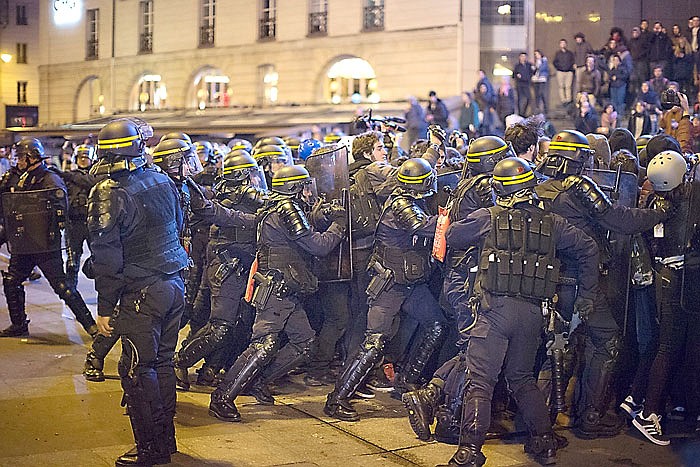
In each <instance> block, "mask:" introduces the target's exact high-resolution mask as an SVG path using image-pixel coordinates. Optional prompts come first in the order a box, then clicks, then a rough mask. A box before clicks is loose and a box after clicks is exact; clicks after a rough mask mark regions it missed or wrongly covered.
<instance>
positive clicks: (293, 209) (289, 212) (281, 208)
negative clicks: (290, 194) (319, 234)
mask: <svg viewBox="0 0 700 467" xmlns="http://www.w3.org/2000/svg"><path fill="white" fill-rule="evenodd" d="M275 210H276V211H277V214H278V215H279V218H280V221H282V225H284V227H285V228H286V229H287V234H288V235H289V236H290V237H291V238H292V240H296V239H298V238H300V237H303V236H304V235H306V234H307V233H309V232H310V231H311V224H309V220H308V219H307V218H306V214H304V210H303V209H302V208H301V206H299V204H298V203H295V202H294V200H292V199H289V198H287V199H284V200H282V201H281V202H279V203H277V206H276V207H275Z"/></svg>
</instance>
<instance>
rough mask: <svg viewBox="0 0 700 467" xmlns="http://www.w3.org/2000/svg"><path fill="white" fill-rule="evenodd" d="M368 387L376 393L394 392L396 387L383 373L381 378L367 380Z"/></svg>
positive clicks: (372, 377) (374, 377)
mask: <svg viewBox="0 0 700 467" xmlns="http://www.w3.org/2000/svg"><path fill="white" fill-rule="evenodd" d="M367 387H368V388H370V389H371V390H373V391H376V392H391V391H393V390H394V385H393V384H391V381H389V379H388V378H387V377H386V375H385V374H384V373H383V372H382V373H381V375H380V376H371V377H370V378H369V379H368V380H367Z"/></svg>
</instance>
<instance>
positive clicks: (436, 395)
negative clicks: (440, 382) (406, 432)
mask: <svg viewBox="0 0 700 467" xmlns="http://www.w3.org/2000/svg"><path fill="white" fill-rule="evenodd" d="M441 398H442V388H441V387H440V386H437V385H436V384H433V383H432V382H431V383H428V385H427V386H426V387H424V388H421V389H417V390H415V391H408V392H405V393H404V394H403V395H402V396H401V401H402V402H403V404H404V406H406V410H407V412H408V421H409V422H410V423H411V428H413V432H414V433H415V434H416V436H418V439H420V440H421V441H428V440H430V425H431V424H432V423H433V419H434V417H435V409H436V408H437V405H438V403H439V401H440V399H441Z"/></svg>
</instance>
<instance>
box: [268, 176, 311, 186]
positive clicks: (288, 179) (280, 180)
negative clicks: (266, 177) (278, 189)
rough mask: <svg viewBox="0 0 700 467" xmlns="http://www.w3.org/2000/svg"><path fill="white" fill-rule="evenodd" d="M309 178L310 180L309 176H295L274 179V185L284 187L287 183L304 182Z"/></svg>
mask: <svg viewBox="0 0 700 467" xmlns="http://www.w3.org/2000/svg"><path fill="white" fill-rule="evenodd" d="M307 178H309V177H308V176H307V175H294V176H293V177H284V178H273V179H272V185H273V186H274V185H282V184H284V183H285V182H293V181H295V180H304V179H307Z"/></svg>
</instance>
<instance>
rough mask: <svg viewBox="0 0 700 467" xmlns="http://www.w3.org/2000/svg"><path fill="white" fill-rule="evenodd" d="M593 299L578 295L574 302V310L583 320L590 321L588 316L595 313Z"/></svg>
mask: <svg viewBox="0 0 700 467" xmlns="http://www.w3.org/2000/svg"><path fill="white" fill-rule="evenodd" d="M593 310H594V307H593V299H591V298H583V297H581V296H578V297H576V301H575V302H574V311H575V312H577V313H578V317H579V318H581V321H584V322H585V321H588V318H590V316H591V315H592V314H593Z"/></svg>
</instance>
